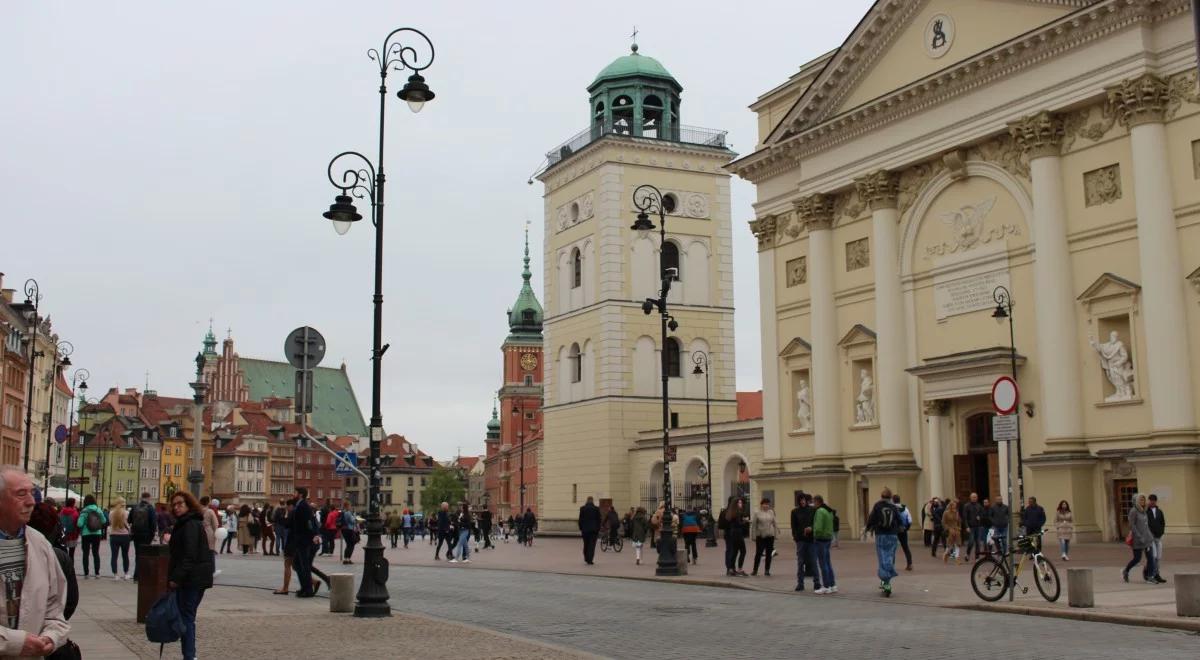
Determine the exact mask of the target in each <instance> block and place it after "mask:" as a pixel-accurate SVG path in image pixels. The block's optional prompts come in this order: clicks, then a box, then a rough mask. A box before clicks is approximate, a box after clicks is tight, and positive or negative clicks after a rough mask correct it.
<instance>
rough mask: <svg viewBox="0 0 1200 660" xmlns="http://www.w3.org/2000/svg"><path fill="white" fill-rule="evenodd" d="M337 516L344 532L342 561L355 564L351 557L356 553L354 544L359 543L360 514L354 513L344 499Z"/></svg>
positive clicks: (339, 527)
mask: <svg viewBox="0 0 1200 660" xmlns="http://www.w3.org/2000/svg"><path fill="white" fill-rule="evenodd" d="M337 518H338V522H337V525H338V530H339V531H340V532H341V533H342V545H343V552H342V563H343V564H347V565H348V564H353V563H354V562H353V561H351V560H350V557H351V555H353V554H354V546H355V545H357V544H358V516H356V515H354V510H353V509H351V508H350V502H349V501H348V500H342V513H341V514H340V515H339V516H337Z"/></svg>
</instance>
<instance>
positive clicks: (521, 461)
mask: <svg viewBox="0 0 1200 660" xmlns="http://www.w3.org/2000/svg"><path fill="white" fill-rule="evenodd" d="M512 414H513V417H516V418H519V419H520V420H521V430H520V432H518V433H517V445H518V446H519V447H520V449H519V451H520V452H521V453H520V454H518V455H517V456H518V458H517V461H518V465H519V467H518V468H517V470H518V471H519V472H520V473H521V490H520V495H519V496H518V500H519V502H520V507H519V508H518V509H517V510H518V511H520V512H521V513H522V514H524V513H525V410H524V409H523V408H518V407H517V404H515V403H514V404H513V407H512Z"/></svg>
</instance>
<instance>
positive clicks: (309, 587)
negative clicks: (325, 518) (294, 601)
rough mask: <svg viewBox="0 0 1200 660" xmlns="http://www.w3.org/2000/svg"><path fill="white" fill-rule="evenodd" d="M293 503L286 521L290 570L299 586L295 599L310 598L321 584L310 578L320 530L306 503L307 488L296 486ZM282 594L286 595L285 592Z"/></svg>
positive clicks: (315, 593) (309, 506) (311, 510)
mask: <svg viewBox="0 0 1200 660" xmlns="http://www.w3.org/2000/svg"><path fill="white" fill-rule="evenodd" d="M295 501H296V504H295V506H294V507H292V515H291V518H290V519H289V520H288V535H287V540H288V548H289V549H290V550H291V553H292V568H294V569H295V570H296V581H297V582H298V583H299V584H300V588H299V589H298V590H297V591H296V597H297V598H312V597H313V596H315V595H317V591H319V590H320V588H321V583H320V582H318V581H316V580H314V579H313V578H312V576H313V568H312V562H313V555H314V554H315V553H316V549H317V546H318V544H319V543H320V540H321V537H320V534H319V531H320V529H321V528H320V526H319V525H318V524H317V520H316V517H315V515H314V513H313V508H312V505H311V504H309V502H308V488H305V487H304V486H298V487H297V488H296V497H295ZM285 552H286V550H285ZM285 575H286V573H285ZM277 593H278V592H277ZM284 593H285V594H286V590H284ZM281 595H282V594H281Z"/></svg>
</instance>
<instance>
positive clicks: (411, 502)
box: [406, 490, 413, 506]
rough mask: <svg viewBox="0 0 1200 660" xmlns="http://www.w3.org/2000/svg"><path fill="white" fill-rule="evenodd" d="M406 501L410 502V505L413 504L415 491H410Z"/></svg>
mask: <svg viewBox="0 0 1200 660" xmlns="http://www.w3.org/2000/svg"><path fill="white" fill-rule="evenodd" d="M406 502H407V503H408V505H409V506H412V505H413V492H412V491H411V490H410V491H408V499H407V500H406Z"/></svg>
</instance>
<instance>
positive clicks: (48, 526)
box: [29, 500, 79, 619]
mask: <svg viewBox="0 0 1200 660" xmlns="http://www.w3.org/2000/svg"><path fill="white" fill-rule="evenodd" d="M67 501H68V502H69V503H71V504H74V501H73V500H67ZM60 514H61V512H59V511H56V510H55V509H54V505H53V504H51V503H50V502H45V501H44V502H42V503H41V504H39V505H37V506H35V507H33V514H32V515H30V516H29V526H30V527H32V528H34V529H36V530H37V531H39V532H41V533H42V536H45V537H46V540H47V541H49V542H50V547H51V548H53V549H54V554H55V556H57V557H58V565H59V566H61V567H62V572H63V575H65V576H66V577H67V601H66V602H65V603H63V618H65V619H70V618H71V615H72V614H74V613H75V607H76V606H77V605H78V604H79V581H78V580H76V579H75V562H73V561H71V556H70V555H69V554H68V553H67V546H66V543H65V536H66V535H65V534H64V533H63V528H62V523H61V522H59V520H60Z"/></svg>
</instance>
